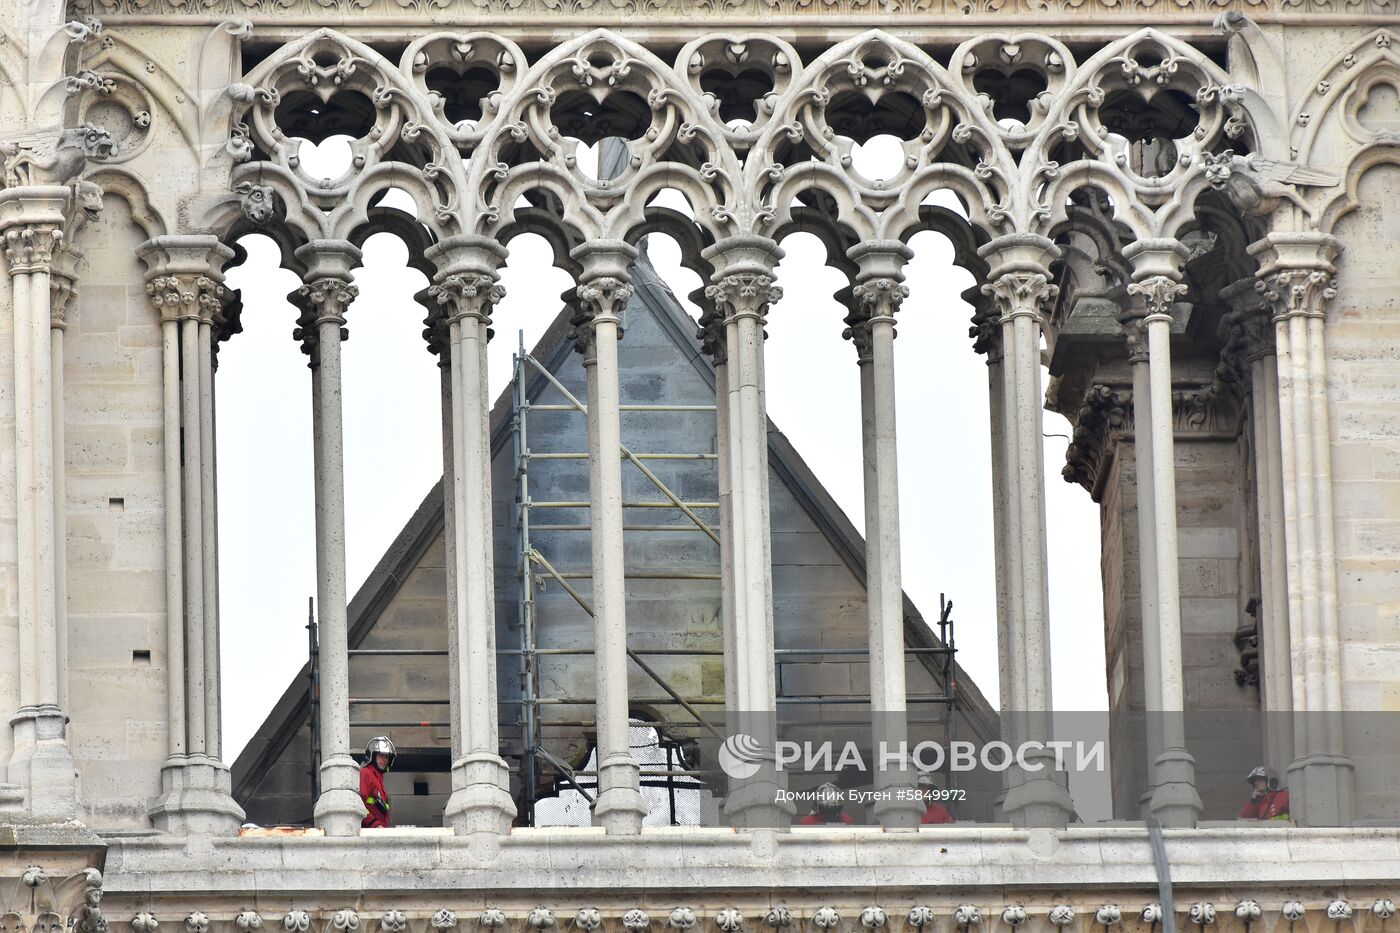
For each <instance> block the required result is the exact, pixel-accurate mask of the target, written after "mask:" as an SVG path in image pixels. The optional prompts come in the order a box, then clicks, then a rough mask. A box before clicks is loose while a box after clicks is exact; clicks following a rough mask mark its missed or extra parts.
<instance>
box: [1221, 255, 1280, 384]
mask: <svg viewBox="0 0 1400 933" xmlns="http://www.w3.org/2000/svg"><path fill="white" fill-rule="evenodd" d="M1256 286H1257V283H1256V281H1255V279H1254V277H1253V276H1251V277H1249V278H1245V279H1241V280H1240V281H1238V282H1235V283H1233V284H1231V285H1228V286H1226V287H1225V288H1223V289H1221V290H1220V297H1221V299H1222V300H1223V301H1224V302H1225V306H1226V308H1227V309H1228V310H1226V312H1225V313H1224V314H1223V315H1221V317H1220V326H1219V334H1220V337H1221V342H1222V346H1221V348H1220V364H1219V365H1218V366H1217V367H1216V371H1215V375H1216V378H1217V379H1219V380H1220V381H1221V382H1222V383H1224V384H1225V385H1227V386H1228V387H1229V388H1230V389H1231V390H1232V391H1233V392H1235V394H1236V395H1243V394H1244V393H1245V392H1246V391H1247V387H1248V386H1249V385H1250V367H1251V365H1252V364H1254V363H1255V362H1257V361H1258V360H1262V359H1263V358H1264V357H1266V356H1270V355H1272V354H1273V353H1274V328H1273V325H1272V323H1271V320H1270V312H1269V306H1268V303H1267V302H1266V301H1265V300H1264V297H1263V296H1262V295H1261V294H1260V293H1259V289H1258V288H1257V287H1256Z"/></svg>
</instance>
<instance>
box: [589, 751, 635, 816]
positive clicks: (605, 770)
mask: <svg viewBox="0 0 1400 933" xmlns="http://www.w3.org/2000/svg"><path fill="white" fill-rule="evenodd" d="M646 815H647V808H646V804H644V803H643V802H642V779H641V774H640V770H639V769H638V767H637V762H636V760H635V759H633V757H632V756H631V754H629V753H624V754H621V755H617V756H614V758H613V760H611V761H607V760H605V761H600V762H599V763H598V799H596V800H594V801H593V825H595V826H602V827H603V828H604V829H606V830H607V831H608V832H609V833H611V834H618V835H636V834H637V833H640V832H641V831H642V818H643V817H645V816H646Z"/></svg>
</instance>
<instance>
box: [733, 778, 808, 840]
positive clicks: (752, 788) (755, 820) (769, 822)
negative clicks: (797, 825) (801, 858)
mask: <svg viewBox="0 0 1400 933" xmlns="http://www.w3.org/2000/svg"><path fill="white" fill-rule="evenodd" d="M786 790H787V787H786V786H785V784H784V782H780V781H778V780H777V779H776V778H775V777H774V775H773V774H772V773H771V772H770V773H768V774H764V773H763V772H761V771H760V772H759V773H758V774H756V775H754V776H753V777H751V778H742V779H730V782H729V793H728V795H727V796H726V797H725V798H724V817H725V819H726V820H728V821H729V825H731V826H733V827H734V828H735V829H772V830H779V831H786V830H787V829H789V828H790V827H791V826H792V817H793V814H795V813H796V812H797V808H796V807H794V806H793V804H792V801H791V800H788V799H787V798H786V796H784V795H783V792H784V791H786Z"/></svg>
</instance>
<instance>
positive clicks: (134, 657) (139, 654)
mask: <svg viewBox="0 0 1400 933" xmlns="http://www.w3.org/2000/svg"><path fill="white" fill-rule="evenodd" d="M131 663H132V664H134V665H137V666H141V667H149V666H150V663H151V652H150V649H148V648H137V649H136V650H135V651H133V652H131Z"/></svg>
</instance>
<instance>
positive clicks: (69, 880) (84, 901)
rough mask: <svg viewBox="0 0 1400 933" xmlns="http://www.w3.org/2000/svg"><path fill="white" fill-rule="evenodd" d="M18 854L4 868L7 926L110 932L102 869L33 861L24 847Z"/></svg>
mask: <svg viewBox="0 0 1400 933" xmlns="http://www.w3.org/2000/svg"><path fill="white" fill-rule="evenodd" d="M31 854H32V855H37V854H38V853H31ZM15 855H16V856H19V860H17V861H15V862H11V864H10V866H7V867H6V868H4V869H3V870H0V918H3V925H4V927H5V928H6V929H8V930H17V931H30V933H45V931H49V933H62V931H65V930H67V931H69V933H107V920H106V919H105V918H104V917H103V916H102V873H101V872H100V871H98V870H97V869H96V868H82V869H79V870H77V871H74V867H73V866H72V865H71V864H69V865H67V866H64V867H60V866H59V865H58V864H54V862H52V861H50V862H48V863H47V865H46V864H44V863H40V862H37V861H29V860H28V859H27V858H25V853H23V852H20V851H16V852H15ZM65 855H66V854H65ZM21 866H23V867H21ZM70 872H71V873H70Z"/></svg>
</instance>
